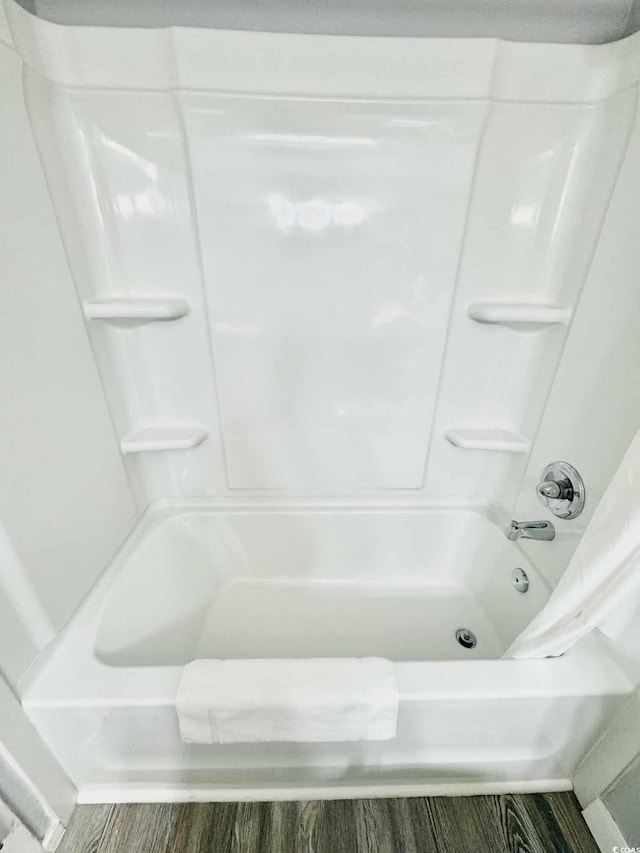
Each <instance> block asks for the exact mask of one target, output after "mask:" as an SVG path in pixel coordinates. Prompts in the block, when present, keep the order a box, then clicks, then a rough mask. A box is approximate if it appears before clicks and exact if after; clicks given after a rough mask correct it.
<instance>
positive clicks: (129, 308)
mask: <svg viewBox="0 0 640 853" xmlns="http://www.w3.org/2000/svg"><path fill="white" fill-rule="evenodd" d="M83 307H84V313H85V316H86V317H88V318H89V319H90V320H106V321H108V322H110V323H112V324H114V325H121V326H138V325H141V324H142V323H151V322H153V321H155V320H165V321H166V320H178V319H179V318H180V317H184V315H185V314H188V313H189V303H188V301H187V300H186V299H182V298H180V297H172V298H167V299H153V298H145V297H141V298H139V299H137V298H134V299H131V298H127V297H122V298H120V297H118V298H109V299H96V300H93V301H87V302H85V303H84V306H83Z"/></svg>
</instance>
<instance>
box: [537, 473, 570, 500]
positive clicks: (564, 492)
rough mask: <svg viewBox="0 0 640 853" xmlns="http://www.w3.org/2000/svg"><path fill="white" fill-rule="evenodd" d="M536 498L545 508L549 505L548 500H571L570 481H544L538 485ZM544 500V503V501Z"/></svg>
mask: <svg viewBox="0 0 640 853" xmlns="http://www.w3.org/2000/svg"><path fill="white" fill-rule="evenodd" d="M537 491H538V497H539V498H540V501H541V503H543V504H545V506H548V505H549V499H550V498H551V499H553V500H566V501H570V500H573V485H572V483H571V480H567V479H564V480H544V481H543V482H542V483H538V489H537ZM543 499H546V503H545V500H543Z"/></svg>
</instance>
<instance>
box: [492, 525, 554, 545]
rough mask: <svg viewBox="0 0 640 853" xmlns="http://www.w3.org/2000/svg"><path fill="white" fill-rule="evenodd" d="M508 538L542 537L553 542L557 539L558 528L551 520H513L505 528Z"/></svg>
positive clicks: (545, 540) (543, 539)
mask: <svg viewBox="0 0 640 853" xmlns="http://www.w3.org/2000/svg"><path fill="white" fill-rule="evenodd" d="M505 534H506V537H507V539H510V540H511V541H512V542H514V541H515V540H516V539H540V540H542V541H544V542H551V540H552V539H555V536H556V529H555V527H554V526H553V524H551V522H550V521H512V522H511V524H510V525H509V526H508V527H507V529H506V530H505Z"/></svg>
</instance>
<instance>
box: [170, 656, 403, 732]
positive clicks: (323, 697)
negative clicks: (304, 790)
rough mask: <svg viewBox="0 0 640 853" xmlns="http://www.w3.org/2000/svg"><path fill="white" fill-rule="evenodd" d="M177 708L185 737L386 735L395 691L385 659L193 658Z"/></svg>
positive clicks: (393, 727)
mask: <svg viewBox="0 0 640 853" xmlns="http://www.w3.org/2000/svg"><path fill="white" fill-rule="evenodd" d="M176 710H177V712H178V719H179V722H180V734H181V736H182V740H183V741H184V742H185V743H255V742H259V741H298V742H303V743H311V742H314V741H317V742H323V741H358V740H390V739H391V738H394V737H395V734H396V720H397V715H398V689H397V686H396V679H395V671H394V666H393V664H392V663H391V661H388V660H385V659H384V658H303V659H292V660H279V659H264V660H195V661H192V662H191V663H188V664H186V666H185V667H184V670H183V672H182V677H181V679H180V684H179V686H178V694H177V696H176Z"/></svg>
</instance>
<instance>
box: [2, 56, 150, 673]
mask: <svg viewBox="0 0 640 853" xmlns="http://www.w3.org/2000/svg"><path fill="white" fill-rule="evenodd" d="M21 75H22V64H21V62H20V60H19V59H18V57H17V56H16V55H15V53H14V52H13V51H12V50H10V49H9V48H8V47H6V46H5V45H4V44H0V111H1V113H2V116H3V129H2V133H1V134H0V293H1V300H0V303H1V304H0V412H1V415H0V472H1V475H0V672H1V673H2V675H4V676H5V678H6V679H7V680H8V681H9V682H10V683H11V684H15V683H16V682H17V681H18V680H19V678H20V677H21V676H22V675H23V673H24V672H25V670H26V669H27V668H28V667H29V665H30V664H31V663H32V661H33V660H34V659H35V657H36V656H37V654H38V652H39V650H40V649H41V648H42V647H43V646H44V645H46V643H47V642H49V640H51V638H52V637H53V636H54V634H55V632H56V631H57V630H59V629H60V628H61V627H62V625H64V623H65V622H66V621H67V619H68V618H69V616H70V614H71V613H72V612H73V611H74V610H75V608H76V607H77V605H78V603H79V602H80V601H81V600H82V598H83V597H84V595H85V594H86V592H87V590H88V589H89V588H90V587H91V585H92V584H93V583H94V581H95V580H96V577H97V576H98V575H99V574H100V572H101V571H102V569H103V568H104V566H105V564H106V563H107V562H108V560H109V559H110V558H111V557H112V555H113V553H114V551H115V550H116V549H117V547H118V546H119V545H120V543H121V542H122V539H123V537H124V536H125V535H126V533H127V532H128V530H129V528H130V527H131V526H132V524H133V522H134V521H135V509H134V506H133V502H132V499H131V493H130V490H129V486H128V483H127V478H126V475H125V471H124V468H123V465H122V460H121V457H120V454H119V450H118V444H117V440H116V437H115V435H114V431H113V424H112V422H111V418H110V416H109V410H108V408H107V405H106V402H105V399H104V396H103V393H102V388H101V386H100V379H99V376H98V373H97V370H96V365H95V362H94V360H93V357H92V354H91V349H90V346H89V341H88V339H87V333H86V329H85V327H84V324H83V319H82V314H81V311H80V309H79V306H78V301H77V297H76V294H75V291H74V287H73V281H72V279H71V275H70V273H69V267H68V265H67V261H66V259H65V256H64V250H63V247H62V244H61V241H60V235H59V232H58V227H57V223H56V220H55V217H54V214H53V211H52V209H51V202H50V200H49V197H48V194H47V188H46V184H45V180H44V176H43V174H42V170H41V168H40V164H39V162H38V156H37V151H36V149H35V145H34V142H33V138H32V135H31V129H30V127H29V122H28V118H27V115H26V112H25V108H24V102H23V96H22V89H21Z"/></svg>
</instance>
